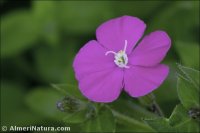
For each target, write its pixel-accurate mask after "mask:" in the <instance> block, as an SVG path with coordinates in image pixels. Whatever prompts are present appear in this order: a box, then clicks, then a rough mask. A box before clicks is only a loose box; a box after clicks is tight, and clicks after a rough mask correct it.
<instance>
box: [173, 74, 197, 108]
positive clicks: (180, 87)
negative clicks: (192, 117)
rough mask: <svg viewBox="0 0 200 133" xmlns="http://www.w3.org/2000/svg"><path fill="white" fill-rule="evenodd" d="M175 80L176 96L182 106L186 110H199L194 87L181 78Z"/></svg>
mask: <svg viewBox="0 0 200 133" xmlns="http://www.w3.org/2000/svg"><path fill="white" fill-rule="evenodd" d="M177 80H178V81H177V91H178V96H179V99H180V101H181V103H182V104H183V106H184V107H185V108H186V109H190V108H199V107H200V105H199V91H198V90H197V89H196V87H195V86H194V85H193V84H192V83H191V82H190V81H188V80H186V79H184V78H183V77H182V76H179V77H178V79H177Z"/></svg>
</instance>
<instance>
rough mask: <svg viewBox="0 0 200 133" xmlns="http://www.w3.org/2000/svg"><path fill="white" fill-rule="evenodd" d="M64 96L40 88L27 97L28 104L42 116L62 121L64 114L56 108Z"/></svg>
mask: <svg viewBox="0 0 200 133" xmlns="http://www.w3.org/2000/svg"><path fill="white" fill-rule="evenodd" d="M63 96H64V95H62V94H60V93H58V92H56V91H54V90H51V89H49V88H45V87H38V88H35V89H34V90H33V91H31V92H30V93H29V94H28V95H27V96H26V104H27V106H29V107H30V108H31V109H32V110H33V111H34V112H36V113H38V114H40V115H43V116H45V117H47V118H51V119H54V120H60V119H61V118H62V117H63V116H64V114H63V113H61V112H60V111H59V110H58V109H57V108H56V103H57V101H58V100H59V99H60V98H61V97H63Z"/></svg>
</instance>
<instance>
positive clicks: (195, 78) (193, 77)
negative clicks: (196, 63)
mask: <svg viewBox="0 0 200 133" xmlns="http://www.w3.org/2000/svg"><path fill="white" fill-rule="evenodd" d="M178 68H179V69H180V70H181V71H182V73H183V75H184V76H185V77H186V78H187V79H188V80H189V81H190V82H191V83H193V84H194V86H195V87H196V88H197V89H199V85H200V84H199V82H200V81H199V76H200V71H198V70H195V69H193V68H190V67H185V66H182V65H180V64H178Z"/></svg>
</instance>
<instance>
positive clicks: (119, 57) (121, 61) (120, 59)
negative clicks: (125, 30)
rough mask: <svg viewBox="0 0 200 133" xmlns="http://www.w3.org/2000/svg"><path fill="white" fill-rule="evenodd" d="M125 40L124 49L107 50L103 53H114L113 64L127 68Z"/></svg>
mask: <svg viewBox="0 0 200 133" xmlns="http://www.w3.org/2000/svg"><path fill="white" fill-rule="evenodd" d="M126 47H127V40H125V44H124V49H123V50H120V51H119V52H117V53H116V52H114V51H107V52H106V54H105V55H108V54H114V55H115V60H114V62H115V64H116V65H117V66H118V67H120V68H129V66H127V64H128V56H127V54H126Z"/></svg>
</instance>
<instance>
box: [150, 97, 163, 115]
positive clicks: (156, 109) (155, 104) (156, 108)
mask: <svg viewBox="0 0 200 133" xmlns="http://www.w3.org/2000/svg"><path fill="white" fill-rule="evenodd" d="M152 106H153V107H155V111H156V112H157V114H158V115H159V116H162V117H164V113H163V111H162V110H161V108H160V106H159V105H158V103H157V102H156V101H154V102H153V105H152Z"/></svg>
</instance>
